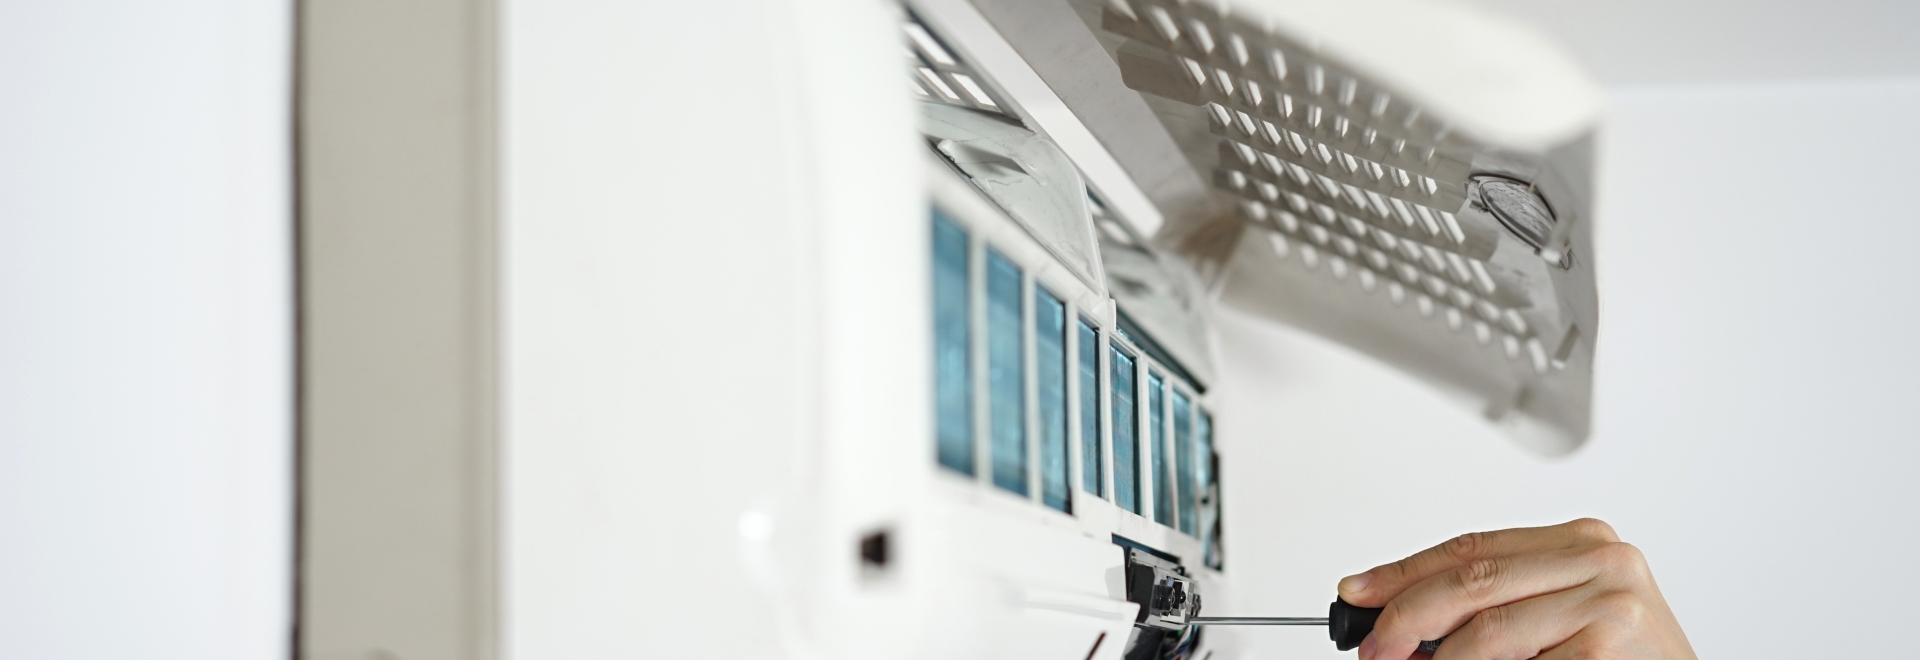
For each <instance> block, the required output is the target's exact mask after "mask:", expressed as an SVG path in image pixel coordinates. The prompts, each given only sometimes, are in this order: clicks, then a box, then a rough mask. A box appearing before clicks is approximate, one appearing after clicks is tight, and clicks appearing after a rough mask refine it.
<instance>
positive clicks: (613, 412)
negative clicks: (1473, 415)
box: [299, 0, 1600, 660]
mask: <svg viewBox="0 0 1920 660" xmlns="http://www.w3.org/2000/svg"><path fill="white" fill-rule="evenodd" d="M300 35H301V36H300V44H301V53H300V55H301V57H300V67H301V68H300V70H299V85H300V91H299V100H300V116H299V125H300V133H299V152H300V153H299V160H300V167H299V173H300V180H299V185H300V195H299V197H300V221H301V233H300V236H301V238H300V243H301V274H300V280H301V336H300V341H301V366H300V369H301V389H300V394H301V443H302V453H301V458H302V463H301V466H302V467H301V479H302V491H301V501H302V505H301V506H302V518H301V541H300V547H301V556H300V562H301V583H300V584H301V586H300V590H299V592H300V629H299V630H300V633H299V639H300V642H299V644H300V648H301V652H302V653H303V654H304V655H305V656H306V657H311V658H370V657H373V658H387V657H392V658H408V659H412V658H495V657H512V658H536V657H538V658H547V657H555V658H557V657H566V658H582V657H714V658H744V657H794V658H927V659H932V658H956V659H957V658H1048V659H1059V660H1073V659H1080V658H1087V659H1093V658H1103V659H1109V660H1112V659H1118V658H1123V657H1124V658H1127V659H1128V660H1139V659H1144V658H1151V659H1154V660H1160V659H1171V658H1194V659H1196V660H1198V659H1204V658H1216V659H1218V660H1227V659H1228V658H1232V657H1235V656H1234V655H1233V653H1234V649H1235V644H1234V641H1235V640H1234V638H1233V636H1232V633H1231V631H1215V630H1206V631H1205V632H1199V631H1200V629H1197V628H1194V627H1192V626H1189V625H1187V623H1186V619H1187V617H1189V616H1192V615H1193V614H1194V613H1196V612H1197V611H1199V610H1201V609H1202V608H1207V607H1209V606H1213V605H1217V604H1223V603H1231V602H1233V593H1234V591H1233V590H1234V587H1235V580H1234V572H1233V567H1234V566H1235V564H1236V562H1240V561H1256V560H1257V559H1255V558H1244V557H1236V556H1232V555H1231V554H1229V553H1226V552H1224V548H1223V545H1222V539H1223V538H1226V537H1229V536H1230V535H1231V534H1232V533H1233V532H1232V530H1231V529H1225V530H1223V529H1221V526H1220V522H1221V516H1220V511H1221V509H1222V507H1223V506H1234V507H1256V508H1257V507H1261V506H1269V505H1270V503H1264V502H1252V501H1235V500H1234V498H1233V497H1232V492H1233V480H1234V479H1258V478H1260V475H1257V474H1248V473H1245V472H1240V471H1236V470H1235V469H1234V467H1233V457H1234V447H1236V446H1245V445H1246V444H1248V443H1257V442H1261V439H1260V438H1242V437H1229V436H1218V437H1216V436H1217V434H1216V433H1215V432H1214V429H1215V428H1217V427H1218V424H1217V423H1216V422H1217V420H1219V419H1224V418H1228V417H1230V416H1232V415H1234V414H1235V412H1236V411H1234V410H1231V409H1224V408H1222V407H1221V406H1220V404H1219V402H1220V399H1221V397H1220V396H1219V387H1220V385H1221V383H1220V382H1219V381H1218V379H1217V375H1216V374H1217V373H1218V371H1219V369H1218V367H1217V365H1218V364H1219V363H1221V362H1222V361H1231V360H1235V359H1237V356H1235V355H1231V354H1222V353H1221V352H1220V350H1219V348H1218V347H1217V345H1216V342H1215V341H1214V340H1213V335H1212V332H1213V331H1212V325H1211V318H1212V310H1213V309H1214V308H1216V307H1219V306H1231V307H1235V308H1239V309H1241V310H1245V311H1248V312H1251V313H1253V314H1256V315H1259V316H1261V317H1265V318H1269V319H1272V320H1273V321H1274V322H1276V323H1284V324H1289V325H1292V326H1296V327H1299V328H1302V329H1304V330H1307V331H1310V332H1313V333H1316V334H1319V335H1321V336H1324V337H1326V338H1328V339H1330V340H1333V341H1336V342H1339V343H1343V344H1345V345H1348V346H1350V347H1352V348H1353V349H1355V350H1357V351H1359V352H1362V353H1365V354H1367V355H1371V356H1373V357H1374V358H1377V359H1378V360H1380V361H1381V362H1384V363H1386V364H1389V365H1392V366H1394V367H1396V368H1398V369H1400V370H1403V371H1405V372H1407V373H1410V374H1413V375H1415V376H1417V377H1419V378H1422V379H1424V380H1425V381H1427V382H1429V383H1431V384H1432V386H1433V389H1434V392H1435V395H1436V396H1442V397H1450V398H1453V399H1455V400H1457V401H1459V402H1461V404H1462V405H1466V406H1471V407H1473V408H1474V409H1476V410H1479V411H1482V412H1484V413H1485V415H1486V417H1487V418H1488V420H1489V421H1488V423H1489V424H1492V425H1495V426H1498V427H1499V428H1502V429H1504V430H1506V431H1507V432H1509V435H1511V437H1513V438H1514V439H1515V440H1516V441H1517V442H1518V443H1519V444H1520V445H1521V446H1522V447H1525V448H1526V449H1529V450H1531V451H1535V452H1540V453H1546V454H1558V453H1564V452H1567V451H1570V450H1572V449H1573V448H1575V447H1577V446H1579V444H1580V443H1581V442H1582V441H1583V440H1584V439H1585V438H1586V436H1587V433H1588V425H1589V418H1590V412H1589V411H1590V403H1591V392H1592V387H1591V385H1592V364H1593V345H1594V338H1595V337H1596V336H1597V330H1598V326H1597V302H1596V294H1595V290H1594V277H1593V273H1594V271H1593V268H1594V263H1595V255H1594V249H1593V243H1592V240H1591V235H1592V231H1591V230H1592V222H1593V220H1594V215H1593V209H1592V203H1593V171H1594V163H1593V158H1594V152H1593V145H1594V142H1595V135H1596V131H1597V130H1598V127H1599V123H1598V122H1599V118H1600V115H1599V107H1600V101H1599V99H1600V95H1599V93H1598V92H1597V91H1596V89H1595V88H1594V86H1593V85H1592V84H1591V83H1590V82H1588V81H1587V79H1586V78H1585V77H1584V76H1583V75H1582V74H1581V73H1580V72H1579V71H1577V70H1576V69H1575V68H1574V67H1572V66H1571V65H1570V64H1568V63H1567V60H1566V58H1565V57H1564V56H1562V55H1561V54H1560V53H1559V52H1558V51H1557V50H1555V49H1554V48H1553V47H1552V46H1551V45H1549V44H1547V43H1546V42H1545V41H1543V40H1542V39H1540V38H1539V37H1537V36H1535V35H1534V34H1533V33H1531V32H1529V31H1527V30H1525V29H1522V28H1520V27H1518V26H1516V25H1514V24H1511V23H1509V22H1507V21H1504V20H1502V19H1500V18H1498V17H1494V16H1490V15H1486V14H1484V13H1482V12H1481V11H1479V10H1476V9H1472V8H1469V7H1466V6H1461V5H1457V4H1455V3H1452V2H1441V1H1438V0H1391V1H1389V0H1366V1H1352V0H1345V1H1332V0H1316V1H1311V2H1308V1H1287V2H1282V1H1278V0H1269V1H1259V2H1256V1H1243V2H1224V3H1212V2H1186V1H1176V0H1154V1H1149V0H1110V1H1106V2H1103V1H1100V0H973V1H971V2H969V0H909V1H908V2H906V3H905V4H894V3H889V2H884V1H881V0H859V1H851V2H848V1H839V2H827V1H824V0H765V1H764V2H758V3H746V4H739V3H631V2H606V1H578V2H542V3H523V2H505V3H500V4H497V5H496V4H492V3H486V2H477V1H462V0H445V1H443V2H439V3H436V4H419V5H410V6H392V5H388V4H384V3H349V2H310V3H306V4H305V5H303V8H302V15H301V17H300ZM1365 395H1366V393H1364V392H1356V393H1354V396H1365ZM1382 414H1392V411H1391V410H1383V411H1382ZM1329 596H1331V594H1329ZM1207 611H1209V612H1219V609H1218V608H1217V607H1215V608H1213V609H1209V610H1207Z"/></svg>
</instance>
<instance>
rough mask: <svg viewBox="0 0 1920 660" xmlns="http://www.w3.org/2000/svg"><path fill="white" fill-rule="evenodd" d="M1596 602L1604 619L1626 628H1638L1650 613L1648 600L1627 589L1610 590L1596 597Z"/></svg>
mask: <svg viewBox="0 0 1920 660" xmlns="http://www.w3.org/2000/svg"><path fill="white" fill-rule="evenodd" d="M1594 604H1595V606H1596V607H1597V608H1598V609H1599V612H1598V614H1599V616H1600V617H1601V618H1602V619H1604V620H1606V621H1607V622H1609V623H1611V624H1613V625H1614V626H1617V627H1619V628H1620V629H1625V630H1635V629H1638V628H1639V627H1640V626H1641V625H1642V624H1643V623H1645V621H1646V620H1647V616H1648V614H1649V612H1648V610H1647V602H1646V601H1644V600H1641V599H1640V597H1639V596H1636V595H1634V594H1632V593H1629V592H1625V591H1614V592H1609V593H1607V594H1605V595H1602V596H1600V597H1599V598H1597V599H1595V603H1594Z"/></svg>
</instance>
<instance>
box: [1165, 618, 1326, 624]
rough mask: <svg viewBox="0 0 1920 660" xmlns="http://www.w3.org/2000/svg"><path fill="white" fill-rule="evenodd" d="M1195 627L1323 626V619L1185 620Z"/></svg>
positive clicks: (1324, 620)
mask: <svg viewBox="0 0 1920 660" xmlns="http://www.w3.org/2000/svg"><path fill="white" fill-rule="evenodd" d="M1187 622H1188V623H1191V624H1193V625H1196V626H1324V625H1327V620H1326V619H1325V618H1318V619H1316V618H1311V617H1287V616H1196V617H1194V618H1192V619H1188V620H1187Z"/></svg>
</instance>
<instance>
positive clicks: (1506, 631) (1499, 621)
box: [1469, 607, 1514, 648]
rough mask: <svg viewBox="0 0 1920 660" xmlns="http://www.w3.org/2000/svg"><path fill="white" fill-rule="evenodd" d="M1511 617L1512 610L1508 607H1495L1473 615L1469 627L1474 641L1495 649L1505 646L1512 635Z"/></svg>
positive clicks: (1512, 621) (1512, 624)
mask: <svg viewBox="0 0 1920 660" xmlns="http://www.w3.org/2000/svg"><path fill="white" fill-rule="evenodd" d="M1513 617H1514V614H1513V609H1512V608H1509V607H1495V608H1492V609H1488V610H1484V611H1481V612H1480V613H1479V614H1475V615H1473V620H1472V621H1471V622H1469V625H1471V626H1472V628H1473V637H1474V639H1476V640H1478V641H1480V642H1481V643H1482V644H1484V645H1489V646H1492V647H1495V648H1499V647H1503V646H1506V644H1505V642H1506V641H1507V640H1508V638H1511V637H1513V635H1514V620H1513Z"/></svg>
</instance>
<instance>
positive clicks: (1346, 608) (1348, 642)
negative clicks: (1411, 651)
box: [1187, 599, 1440, 653]
mask: <svg viewBox="0 0 1920 660" xmlns="http://www.w3.org/2000/svg"><path fill="white" fill-rule="evenodd" d="M1380 612H1381V608H1378V607H1356V606H1353V605H1349V604H1347V601H1344V600H1337V599H1336V600H1334V601H1333V605H1331V606H1329V607H1328V608H1327V616H1326V618H1324V619H1322V618H1315V617H1289V616H1196V617H1193V618H1191V619H1188V620H1187V623H1189V624H1192V625H1196V626H1326V627H1327V636H1328V637H1331V638H1333V646H1334V648H1337V649H1340V650H1342V651H1350V650H1353V648H1354V647H1356V646H1359V645H1360V641H1361V640H1364V639H1366V638H1367V634H1368V633H1371V632H1373V623H1374V621H1376V620H1378V619H1379V618H1380ZM1439 648H1440V640H1437V639H1435V640H1428V641H1425V642H1421V643H1420V650H1421V651H1425V652H1427V653H1432V652H1434V651H1435V650H1436V649H1439Z"/></svg>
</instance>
